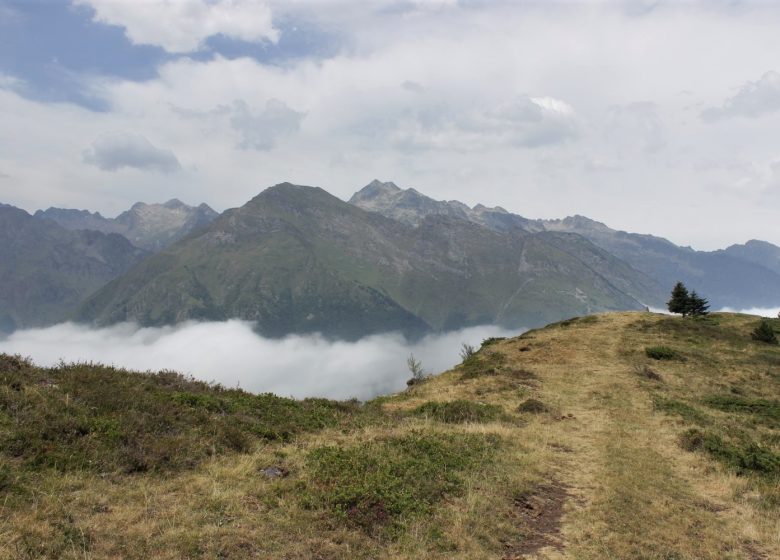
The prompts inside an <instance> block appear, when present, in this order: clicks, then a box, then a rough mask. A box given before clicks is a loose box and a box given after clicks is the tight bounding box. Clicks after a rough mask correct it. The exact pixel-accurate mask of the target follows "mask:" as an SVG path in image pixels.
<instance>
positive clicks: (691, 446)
mask: <svg viewBox="0 0 780 560" xmlns="http://www.w3.org/2000/svg"><path fill="white" fill-rule="evenodd" d="M680 446H681V447H682V448H683V449H685V450H687V451H703V452H705V453H707V454H708V455H710V456H712V457H713V458H714V459H717V460H718V461H720V462H721V463H723V464H725V465H726V466H727V467H729V468H731V469H733V470H734V471H736V472H737V473H740V474H746V473H748V472H755V473H758V474H764V475H777V474H780V455H778V454H777V453H775V452H774V451H772V450H770V449H767V448H765V447H762V446H760V445H758V444H757V443H755V442H754V441H740V442H738V443H730V442H727V441H725V440H724V439H723V438H722V437H720V436H719V435H717V434H713V433H711V432H704V431H701V430H698V429H696V428H692V429H690V430H688V431H686V432H684V433H683V434H682V435H681V436H680Z"/></svg>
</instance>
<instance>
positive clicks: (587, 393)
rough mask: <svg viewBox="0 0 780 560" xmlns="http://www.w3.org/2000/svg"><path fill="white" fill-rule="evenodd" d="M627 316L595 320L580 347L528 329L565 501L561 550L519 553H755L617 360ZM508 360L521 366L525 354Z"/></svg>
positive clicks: (562, 333) (563, 336)
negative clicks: (552, 413) (551, 414)
mask: <svg viewBox="0 0 780 560" xmlns="http://www.w3.org/2000/svg"><path fill="white" fill-rule="evenodd" d="M630 320H631V319H630V317H628V318H627V317H626V316H625V315H623V316H616V317H608V318H600V324H599V325H598V328H594V327H593V326H589V333H588V334H589V336H590V337H591V339H590V343H589V344H588V347H587V348H586V349H583V347H582V345H581V344H577V342H578V337H577V336H576V335H575V332H574V330H575V329H574V328H573V329H572V330H570V331H567V330H562V329H558V330H549V331H541V332H539V333H538V334H535V335H534V341H533V344H534V347H535V352H534V353H533V354H535V355H534V356H532V357H531V362H532V363H533V367H534V368H535V371H537V372H538V373H539V375H540V377H541V379H542V383H541V388H540V394H541V396H542V400H544V401H545V402H549V403H552V404H553V405H554V406H555V407H556V409H557V411H558V414H557V416H556V418H558V419H557V420H552V421H550V422H549V423H548V424H547V425H546V426H545V428H546V429H547V436H548V441H549V445H550V446H551V447H552V448H553V449H556V450H557V451H558V453H557V455H556V457H557V458H558V459H559V463H558V464H557V465H555V467H554V468H555V470H556V472H555V474H554V476H555V478H556V480H559V481H564V482H565V483H566V485H567V486H568V487H569V490H568V492H569V494H570V496H571V497H570V499H569V500H568V501H567V502H568V503H567V506H566V510H565V514H564V516H563V525H562V527H561V528H560V533H561V536H562V540H563V542H564V544H565V546H563V547H562V546H560V544H559V543H558V542H557V541H556V543H555V544H554V545H553V546H546V547H544V548H540V549H539V550H537V551H536V552H535V553H534V554H533V555H530V556H527V557H538V558H551V559H552V558H659V559H661V558H669V559H671V558H675V559H683V558H691V559H693V558H696V559H706V558H712V559H718V560H721V559H725V558H760V557H762V556H756V554H760V552H757V550H758V549H757V548H756V545H754V544H745V543H746V539H745V537H744V536H743V535H745V534H747V533H749V528H748V527H742V526H740V523H739V519H738V516H733V515H723V512H724V511H728V510H729V509H730V508H731V505H730V504H720V505H716V506H714V507H713V504H714V503H715V502H716V501H717V500H718V499H720V498H722V497H717V496H712V495H709V494H707V493H704V491H703V489H702V486H701V485H700V484H698V478H699V477H700V476H701V472H700V469H697V468H696V467H697V465H696V464H695V462H696V459H695V458H691V457H688V456H686V454H684V453H683V452H682V451H681V450H680V448H679V446H678V445H677V437H678V436H677V429H676V427H675V425H674V424H673V423H671V422H670V421H669V420H668V418H664V417H662V416H661V415H659V414H655V413H653V410H652V402H651V400H650V396H649V394H648V393H647V392H646V391H643V390H641V389H639V387H638V384H639V381H638V379H637V376H636V375H635V374H634V373H633V370H632V364H631V363H629V362H628V361H627V360H625V359H623V358H621V345H622V344H625V341H623V340H621V337H616V336H615V335H614V332H615V330H616V329H617V328H619V327H624V326H625V322H626V321H630ZM548 347H550V348H553V347H554V349H555V350H554V352H555V354H554V355H551V354H549V353H548V352H546V351H545V350H546V348H548ZM516 357H517V358H518V360H521V361H522V362H524V363H529V357H527V354H526V355H522V356H521V355H520V354H518V355H517V356H516ZM575 378H576V382H574V381H575ZM569 415H572V416H573V418H571V417H570V416H569ZM561 418H562V419H563V420H561ZM688 455H689V454H688ZM556 530H557V529H556Z"/></svg>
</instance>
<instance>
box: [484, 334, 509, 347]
mask: <svg viewBox="0 0 780 560" xmlns="http://www.w3.org/2000/svg"><path fill="white" fill-rule="evenodd" d="M502 340H506V337H504V336H491V337H490V338H486V339H485V340H483V341H482V348H487V347H488V346H493V345H494V344H496V343H498V342H501V341H502Z"/></svg>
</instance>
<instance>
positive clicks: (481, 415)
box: [413, 399, 501, 424]
mask: <svg viewBox="0 0 780 560" xmlns="http://www.w3.org/2000/svg"><path fill="white" fill-rule="evenodd" d="M413 413H414V414H416V415H418V416H427V417H429V418H434V419H436V420H439V421H441V422H446V423H448V424H460V423H464V422H489V421H491V420H496V419H497V418H499V417H500V416H501V407H498V406H495V405H492V404H482V403H475V402H472V401H467V400H463V399H459V400H456V401H450V402H435V401H429V402H427V403H425V404H422V405H420V406H418V407H417V408H416V409H414V411H413Z"/></svg>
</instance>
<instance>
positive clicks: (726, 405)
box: [703, 395, 780, 428]
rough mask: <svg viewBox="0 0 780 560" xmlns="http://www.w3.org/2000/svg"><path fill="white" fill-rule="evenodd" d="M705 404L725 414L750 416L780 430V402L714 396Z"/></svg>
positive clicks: (707, 399) (732, 396) (733, 396)
mask: <svg viewBox="0 0 780 560" xmlns="http://www.w3.org/2000/svg"><path fill="white" fill-rule="evenodd" d="M703 402H704V404H706V405H707V406H709V407H711V408H715V409H717V410H722V411H724V412H733V413H737V414H748V415H751V416H752V417H753V418H755V419H756V420H758V421H759V422H763V423H765V424H768V425H770V426H772V427H774V428H780V400H769V399H757V398H748V397H741V396H737V395H713V396H710V397H707V398H705V399H704V401H703Z"/></svg>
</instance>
